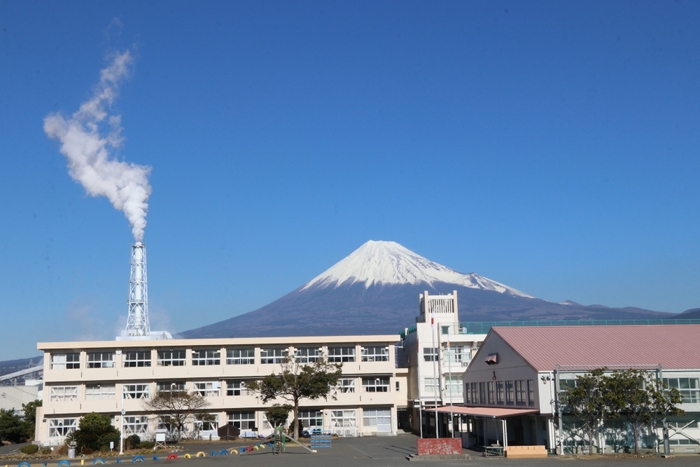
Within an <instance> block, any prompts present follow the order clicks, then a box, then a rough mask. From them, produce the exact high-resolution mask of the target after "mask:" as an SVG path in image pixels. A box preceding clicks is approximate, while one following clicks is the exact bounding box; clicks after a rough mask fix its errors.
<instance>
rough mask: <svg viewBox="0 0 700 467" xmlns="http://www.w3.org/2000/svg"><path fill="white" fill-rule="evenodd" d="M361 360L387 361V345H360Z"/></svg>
mask: <svg viewBox="0 0 700 467" xmlns="http://www.w3.org/2000/svg"><path fill="white" fill-rule="evenodd" d="M362 361H363V362H388V361H389V346H388V345H375V346H369V347H362Z"/></svg>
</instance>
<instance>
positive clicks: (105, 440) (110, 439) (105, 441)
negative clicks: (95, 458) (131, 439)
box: [97, 431, 119, 452]
mask: <svg viewBox="0 0 700 467" xmlns="http://www.w3.org/2000/svg"><path fill="white" fill-rule="evenodd" d="M109 443H114V447H115V449H119V432H118V431H115V432H113V433H107V434H105V435H102V436H100V439H99V440H97V444H99V445H100V451H102V452H106V451H109ZM104 446H107V449H103V447H104Z"/></svg>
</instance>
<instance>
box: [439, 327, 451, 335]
mask: <svg viewBox="0 0 700 467" xmlns="http://www.w3.org/2000/svg"><path fill="white" fill-rule="evenodd" d="M449 333H450V327H449V326H440V334H442V335H443V336H444V335H447V334H449Z"/></svg>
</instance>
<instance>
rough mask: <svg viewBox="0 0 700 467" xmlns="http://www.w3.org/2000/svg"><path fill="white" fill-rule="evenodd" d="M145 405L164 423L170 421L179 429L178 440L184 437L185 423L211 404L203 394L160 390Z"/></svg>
mask: <svg viewBox="0 0 700 467" xmlns="http://www.w3.org/2000/svg"><path fill="white" fill-rule="evenodd" d="M143 405H144V407H145V408H146V409H148V410H152V411H153V412H155V414H156V415H158V417H159V418H160V419H161V421H162V422H164V423H170V424H172V425H174V426H175V428H176V430H177V440H178V441H180V439H181V438H182V429H183V428H184V427H185V423H187V421H188V420H189V419H190V418H192V417H193V416H194V414H196V413H198V412H201V411H202V409H204V408H205V407H207V406H208V405H209V402H207V401H206V400H205V399H204V397H203V396H202V395H200V394H199V393H196V392H187V391H159V392H157V393H156V394H155V396H154V397H153V398H151V399H146V400H145V401H144V404H143Z"/></svg>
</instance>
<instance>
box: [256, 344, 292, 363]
mask: <svg viewBox="0 0 700 467" xmlns="http://www.w3.org/2000/svg"><path fill="white" fill-rule="evenodd" d="M288 353H289V351H288V350H287V349H284V348H282V347H277V348H275V347H271V348H268V349H260V363H263V364H266V363H267V364H270V363H282V362H283V361H284V360H285V359H286V358H287V355H288Z"/></svg>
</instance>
